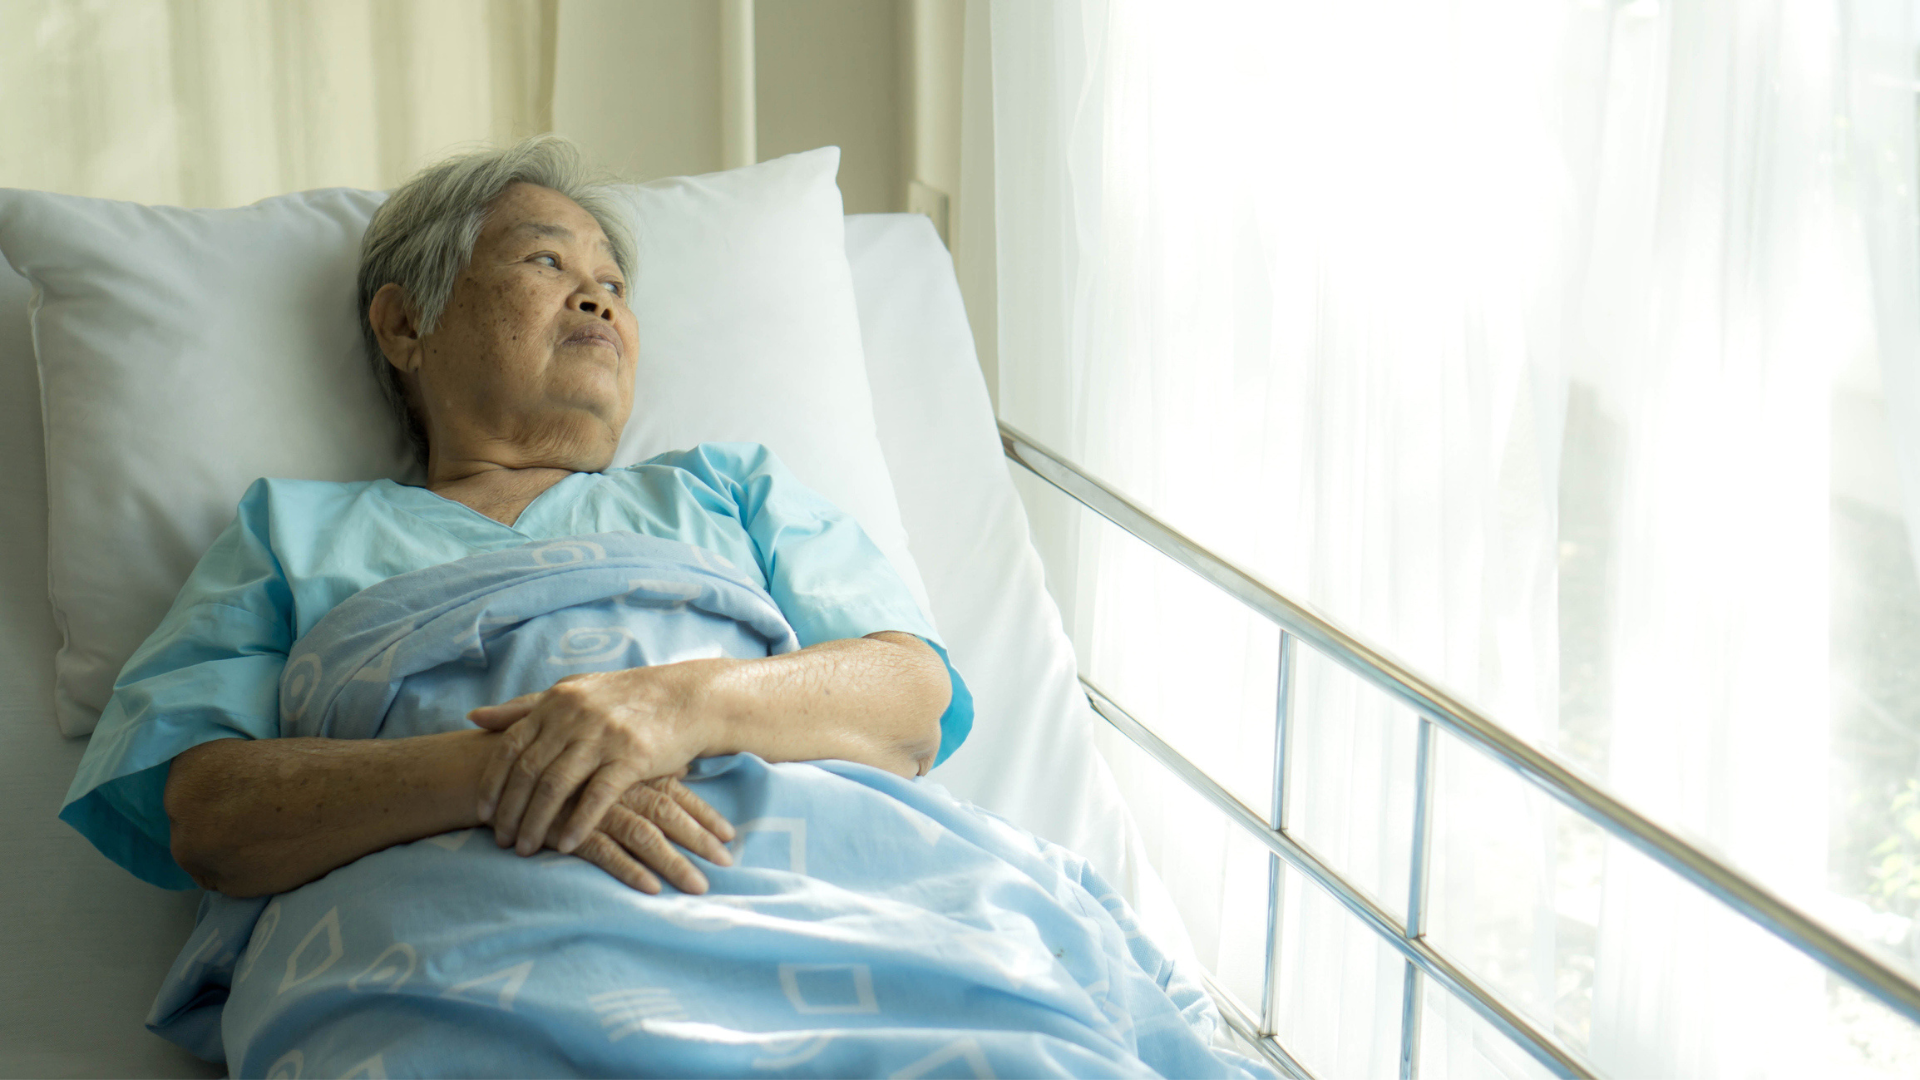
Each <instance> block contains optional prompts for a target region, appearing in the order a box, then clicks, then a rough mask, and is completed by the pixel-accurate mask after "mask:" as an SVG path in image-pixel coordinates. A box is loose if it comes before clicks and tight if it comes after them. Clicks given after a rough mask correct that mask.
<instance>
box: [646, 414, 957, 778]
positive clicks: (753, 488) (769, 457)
mask: <svg viewBox="0 0 1920 1080" xmlns="http://www.w3.org/2000/svg"><path fill="white" fill-rule="evenodd" d="M653 460H655V461H657V462H660V463H662V464H668V465H673V466H676V467H678V468H681V469H685V470H687V471H688V472H690V473H693V474H694V475H695V476H696V477H698V478H699V479H700V480H701V481H702V482H704V483H705V484H706V485H708V486H709V487H711V488H712V489H714V490H715V491H716V492H719V493H720V494H721V495H722V496H723V497H724V498H726V499H728V500H730V501H731V503H732V504H733V506H734V508H735V509H736V511H737V513H738V514H739V518H740V523H741V525H742V526H743V527H744V528H745V529H746V531H747V535H748V537H749V538H750V539H751V540H752V541H753V549H754V555H755V557H756V558H758V559H759V561H760V571H761V573H762V574H764V575H765V576H766V580H767V592H768V593H769V594H771V595H772V596H773V600H774V603H776V604H779V605H780V611H781V613H782V614H784V615H785V616H786V617H787V621H788V622H789V623H791V624H792V625H793V630H794V633H795V634H796V635H797V636H798V637H799V639H800V644H801V646H802V647H805V646H808V645H817V644H819V643H820V642H823V641H834V640H838V639H840V638H856V637H865V636H866V635H868V634H874V633H879V632H881V631H883V630H895V631H900V632H902V633H908V634H912V635H914V636H915V637H917V638H919V639H920V640H922V641H924V642H926V643H927V644H928V645H931V646H932V647H933V650H934V652H936V653H939V654H940V661H941V663H943V664H945V665H946V666H947V678H948V681H949V682H950V683H951V685H952V690H953V696H952V698H951V699H950V700H949V702H948V704H947V711H946V712H945V713H943V714H942V715H941V717H940V753H939V755H938V756H937V757H936V758H935V759H934V764H936V765H938V764H939V763H940V762H942V761H945V760H946V759H947V758H948V756H950V755H951V754H952V753H953V752H954V751H955V750H957V749H959V747H960V744H961V742H962V741H964V740H965V739H966V737H967V732H968V731H970V730H972V728H973V695H972V693H970V692H969V691H968V690H967V684H966V682H965V680H963V679H962V678H961V677H960V672H959V671H958V670H956V669H955V668H954V666H953V661H952V660H951V659H950V658H948V656H947V647H946V645H945V644H944V643H943V642H942V641H941V640H940V637H939V635H938V634H936V633H935V632H934V630H933V627H932V625H931V624H930V622H929V621H928V619H927V617H926V615H925V614H924V613H923V612H921V610H920V605H919V604H917V603H915V602H914V599H913V594H912V592H911V591H909V590H908V589H907V586H906V583H905V582H903V581H902V580H901V579H900V575H899V574H898V573H897V572H895V570H894V568H893V564H892V563H890V562H888V561H887V557H886V556H885V555H884V554H882V553H881V551H880V549H879V548H878V547H876V546H875V545H874V543H873V541H872V540H871V539H869V538H868V537H867V534H866V531H865V530H864V529H862V528H861V527H860V524H859V522H857V521H855V520H854V519H853V518H852V517H851V516H850V515H848V514H846V513H845V512H844V511H842V510H840V509H839V508H838V507H836V506H834V505H833V504H832V503H830V502H828V501H827V500H826V499H825V498H823V497H821V496H820V495H819V494H817V493H815V492H814V491H813V489H811V488H809V487H807V486H806V485H805V484H802V483H801V482H800V481H799V479H798V478H796V477H795V476H794V475H793V473H792V472H791V471H790V470H789V469H788V468H787V467H786V466H785V465H784V464H782V463H781V461H780V459H779V458H778V457H776V456H774V453H773V451H771V450H769V449H767V448H766V447H765V446H761V445H759V444H758V443H701V444H700V445H699V446H696V447H694V448H693V449H692V450H684V451H678V452H675V453H672V454H666V455H662V456H661V457H659V458H655V459H653Z"/></svg>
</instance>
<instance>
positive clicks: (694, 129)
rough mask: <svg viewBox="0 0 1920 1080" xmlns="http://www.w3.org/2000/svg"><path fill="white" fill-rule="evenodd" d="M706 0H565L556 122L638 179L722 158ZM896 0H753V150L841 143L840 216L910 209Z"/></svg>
mask: <svg viewBox="0 0 1920 1080" xmlns="http://www.w3.org/2000/svg"><path fill="white" fill-rule="evenodd" d="M720 11H721V5H720V4H719V3H716V2H714V0H561V3H560V16H559V29H558V48H557V57H556V61H555V75H554V94H553V119H554V129H555V130H557V131H559V132H561V133H562V134H565V135H568V136H570V137H572V138H574V139H575V140H577V141H578V142H579V143H580V144H581V145H582V146H583V147H584V148H585V149H586V150H587V152H588V153H589V154H590V155H592V157H593V158H594V160H595V161H596V162H598V163H599V164H600V165H602V166H603V167H605V168H608V169H612V170H614V171H616V172H619V173H621V174H623V175H626V176H631V177H634V178H636V179H649V178H652V177H656V176H673V175H677V174H683V173H698V172H710V171H712V170H715V169H718V168H720V167H721V153H720V131H721V116H720V101H721V99H720V75H721V70H720ZM909 17H910V12H909V11H908V10H907V4H904V3H902V0H758V2H757V3H756V4H755V5H754V47H755V54H756V57H755V65H754V79H755V84H756V93H755V103H756V113H757V121H758V122H757V123H756V125H755V134H756V137H757V142H758V156H759V159H760V160H762V161H764V160H766V159H768V158H772V157H778V156H780V155H782V154H790V153H793V152H795V151H799V150H811V149H813V148H814V147H816V146H826V145H829V144H832V145H837V146H839V147H840V151H841V165H840V191H841V193H842V195H843V196H844V197H845V199H846V205H847V212H848V213H868V212H878V211H889V210H900V209H904V208H905V206H906V194H905V193H906V175H905V170H906V168H907V161H906V157H905V152H906V143H905V137H906V133H907V127H908V124H907V121H906V118H905V116H904V113H903V109H904V105H903V94H902V90H903V85H904V84H905V83H906V82H907V79H906V77H905V76H903V71H906V70H909V63H908V61H906V60H905V59H903V57H902V55H901V46H902V41H903V31H902V26H903V23H904V22H905V21H906V20H907V19H908V18H909Z"/></svg>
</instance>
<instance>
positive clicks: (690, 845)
mask: <svg viewBox="0 0 1920 1080" xmlns="http://www.w3.org/2000/svg"><path fill="white" fill-rule="evenodd" d="M731 839H733V826H731V825H729V824H728V823H727V819H726V818H723V817H721V816H720V813H719V811H717V810H715V809H714V808H713V807H711V806H708V805H707V803H706V800H704V799H702V798H701V797H700V796H698V795H695V794H694V793H693V792H691V791H688V790H687V788H686V786H685V785H683V784H681V783H680V781H679V779H678V778H676V777H672V776H662V777H658V778H656V779H653V780H646V781H642V782H641V783H638V784H635V785H634V786H633V787H631V788H628V789H627V792H626V794H624V795H622V796H620V798H618V799H617V800H615V801H614V803H613V805H612V806H610V807H608V808H607V812H606V814H605V815H603V816H602V817H601V818H600V823H599V825H598V826H596V827H595V828H594V829H593V831H591V832H589V833H588V834H587V838H586V839H585V840H583V841H581V843H580V844H579V846H578V847H576V848H575V849H574V851H573V854H575V855H578V856H579V857H581V858H582V859H585V860H587V861H588V862H590V863H592V864H594V865H595V866H598V867H599V868H600V869H602V870H605V871H606V872H607V873H609V874H612V875H613V876H614V877H615V878H618V879H619V880H620V881H622V882H624V883H625V884H627V885H629V886H631V887H632V888H635V889H638V890H640V891H641V892H643V893H658V892H659V891H660V878H666V879H667V881H668V883H669V884H671V885H673V887H674V888H676V889H679V890H680V891H681V892H685V893H694V894H699V893H704V892H706V891H707V879H706V875H704V874H702V873H700V871H699V870H698V869H696V868H695V867H694V865H693V864H692V863H691V862H688V861H687V857H686V856H685V855H682V854H680V852H679V851H678V850H676V849H675V848H674V846H673V844H674V843H677V844H679V845H680V846H681V847H684V848H686V849H687V850H689V851H692V852H694V853H695V854H697V855H700V856H702V857H703V858H705V859H706V860H707V861H708V862H714V863H719V864H720V865H721V866H731V865H733V856H732V855H731V854H729V853H728V852H727V846H726V842H727V841H729V840H731ZM669 840H671V841H673V843H668V841H669ZM655 874H658V875H659V877H655V876H654V875H655Z"/></svg>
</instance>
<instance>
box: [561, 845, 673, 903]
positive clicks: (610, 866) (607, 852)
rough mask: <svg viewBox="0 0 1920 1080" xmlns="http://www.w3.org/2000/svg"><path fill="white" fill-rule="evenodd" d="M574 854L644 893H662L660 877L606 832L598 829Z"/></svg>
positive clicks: (651, 894)
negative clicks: (636, 860)
mask: <svg viewBox="0 0 1920 1080" xmlns="http://www.w3.org/2000/svg"><path fill="white" fill-rule="evenodd" d="M574 854H575V855H578V856H580V857H581V858H583V859H585V860H587V861H588V862H590V863H592V864H593V865H595V866H597V867H599V868H600V869H602V870H605V871H606V872H607V873H609V874H612V875H613V876H614V878H615V879H616V880H618V881H620V882H622V883H624V884H626V885H628V886H630V887H632V888H635V889H638V890H640V891H641V892H643V893H646V894H648V895H650V896H657V895H659V893H660V879H659V878H657V877H654V876H653V874H652V873H650V872H649V871H648V870H647V868H646V867H644V866H642V865H640V864H639V863H638V862H635V861H634V859H633V857H632V856H631V855H628V854H627V852H626V850H625V849H624V848H622V847H621V846H620V845H619V843H618V842H616V841H615V840H614V839H613V838H612V837H610V836H608V835H607V834H606V833H604V832H598V831H596V832H595V833H593V835H591V836H589V837H587V839H586V840H585V841H584V842H583V843H582V844H581V845H580V848H579V850H577V851H575V852H574Z"/></svg>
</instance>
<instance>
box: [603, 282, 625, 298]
mask: <svg viewBox="0 0 1920 1080" xmlns="http://www.w3.org/2000/svg"><path fill="white" fill-rule="evenodd" d="M606 284H607V291H608V292H610V293H612V294H613V295H615V296H625V295H627V286H626V284H625V283H624V282H619V281H609V282H607V283H606Z"/></svg>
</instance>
